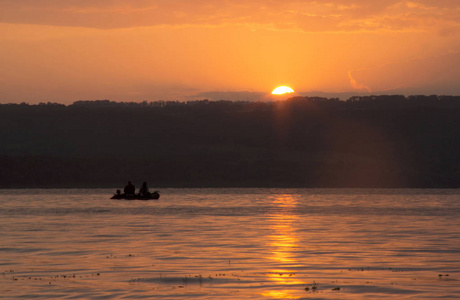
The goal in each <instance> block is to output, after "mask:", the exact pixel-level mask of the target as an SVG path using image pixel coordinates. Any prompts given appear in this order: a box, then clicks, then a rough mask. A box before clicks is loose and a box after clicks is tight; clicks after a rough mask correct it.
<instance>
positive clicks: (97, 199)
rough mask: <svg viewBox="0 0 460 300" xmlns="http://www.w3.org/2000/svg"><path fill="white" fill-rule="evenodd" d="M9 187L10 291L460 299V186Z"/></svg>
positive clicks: (2, 268) (1, 233) (8, 295)
mask: <svg viewBox="0 0 460 300" xmlns="http://www.w3.org/2000/svg"><path fill="white" fill-rule="evenodd" d="M114 190H115V189H113V190H1V191H0V298H1V299H16V298H43V299H45V298H46V299H50V298H59V299H113V298H122V299H123V298H124V299H149V298H151V299H152V298H153V299H155V298H161V299H163V298H167V299H380V298H391V299H440V298H445V299H455V298H459V299H460V282H459V280H460V190H322V189H318V190H308V189H236V190H233V189H164V190H161V198H160V200H159V201H123V200H109V199H108V198H109V196H111V194H112V193H113V191H114Z"/></svg>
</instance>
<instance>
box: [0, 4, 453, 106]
mask: <svg viewBox="0 0 460 300" xmlns="http://www.w3.org/2000/svg"><path fill="white" fill-rule="evenodd" d="M280 85H287V86H290V87H291V88H293V89H294V90H295V91H296V94H299V95H307V94H309V95H312V94H315V93H330V94H331V95H332V94H334V93H352V94H353V93H354V94H359V93H371V94H406V95H410V94H438V95H445V94H449V95H460V1H459V0H414V1H401V0H374V1H369V0H325V1H308V0H306V1H294V0H283V1H279V0H220V1H215V0H129V1H127V0H125V1H122V0H97V1H93V0H65V1H62V0H0V103H15V102H27V103H32V104H33V103H39V102H58V103H64V104H70V103H72V102H74V101H77V100H97V99H109V100H113V101H157V100H179V101H181V100H193V99H205V98H206V99H210V100H218V99H227V100H250V98H252V99H265V98H267V97H269V96H268V95H269V94H270V92H271V91H272V90H273V89H274V88H276V87H277V86H280Z"/></svg>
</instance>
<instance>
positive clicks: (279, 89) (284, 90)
mask: <svg viewBox="0 0 460 300" xmlns="http://www.w3.org/2000/svg"><path fill="white" fill-rule="evenodd" d="M287 93H294V90H293V89H291V88H290V87H288V86H285V85H283V86H279V87H277V88H276V89H274V90H273V91H272V94H273V95H283V94H287Z"/></svg>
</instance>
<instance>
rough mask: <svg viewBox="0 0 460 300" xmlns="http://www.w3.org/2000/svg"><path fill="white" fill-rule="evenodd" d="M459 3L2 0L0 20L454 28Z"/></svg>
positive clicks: (82, 23)
mask: <svg viewBox="0 0 460 300" xmlns="http://www.w3.org/2000/svg"><path fill="white" fill-rule="evenodd" d="M458 6H459V5H458V1H457V0H453V1H450V0H444V1H442V0H441V1H434V0H414V1H401V0H380V1H368V0H329V1H296V0H285V1H275V0H265V1H262V0H244V1H243V0H228V1H219V2H216V1H213V0H195V1H189V0H176V1H169V0H156V1H155V0H131V1H122V0H98V1H89V0H66V1H62V0H21V1H17V0H0V22H4V23H22V24H40V25H54V26H78V27H92V28H125V27H136V26H165V25H168V26H185V25H194V26H216V25H223V24H245V25H250V26H256V27H257V26H262V27H264V28H273V29H278V30H280V29H290V30H303V31H306V32H324V31H329V32H330V31H360V30H371V31H372V30H380V29H385V30H408V29H410V30H414V29H417V30H420V29H422V30H431V29H433V27H439V28H441V29H442V28H449V30H450V31H452V30H453V28H456V27H459V26H460V25H459V24H460V10H459V7H458ZM441 29H439V30H441Z"/></svg>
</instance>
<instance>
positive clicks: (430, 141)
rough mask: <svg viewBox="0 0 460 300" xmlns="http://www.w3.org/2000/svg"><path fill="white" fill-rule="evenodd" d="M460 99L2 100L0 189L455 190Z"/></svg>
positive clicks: (459, 168) (459, 177)
mask: <svg viewBox="0 0 460 300" xmlns="http://www.w3.org/2000/svg"><path fill="white" fill-rule="evenodd" d="M458 116H460V96H434V95H433V96H410V97H404V96H401V95H389V96H366V97H352V98H350V99H349V100H347V101H341V100H338V99H327V98H319V97H295V98H291V99H289V100H286V101H279V102H269V103H263V102H232V101H207V100H204V101H191V102H155V103H147V102H144V103H116V102H110V101H108V100H107V101H80V102H77V103H74V104H73V105H70V106H65V105H60V104H53V103H50V104H43V105H27V104H7V105H0V140H1V141H2V143H0V188H22V187H37V188H49V187H51V188H65V187H77V188H78V187H85V188H86V187H87V188H91V187H105V186H113V185H114V183H115V184H125V182H126V181H127V180H131V181H133V182H137V183H138V184H140V183H141V182H143V181H147V182H149V184H150V185H157V186H170V187H210V188H213V187H228V188H232V187H267V188H281V187H292V188H459V187H460V156H459V155H458V149H460V138H459V137H460V118H459V117H458Z"/></svg>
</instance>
